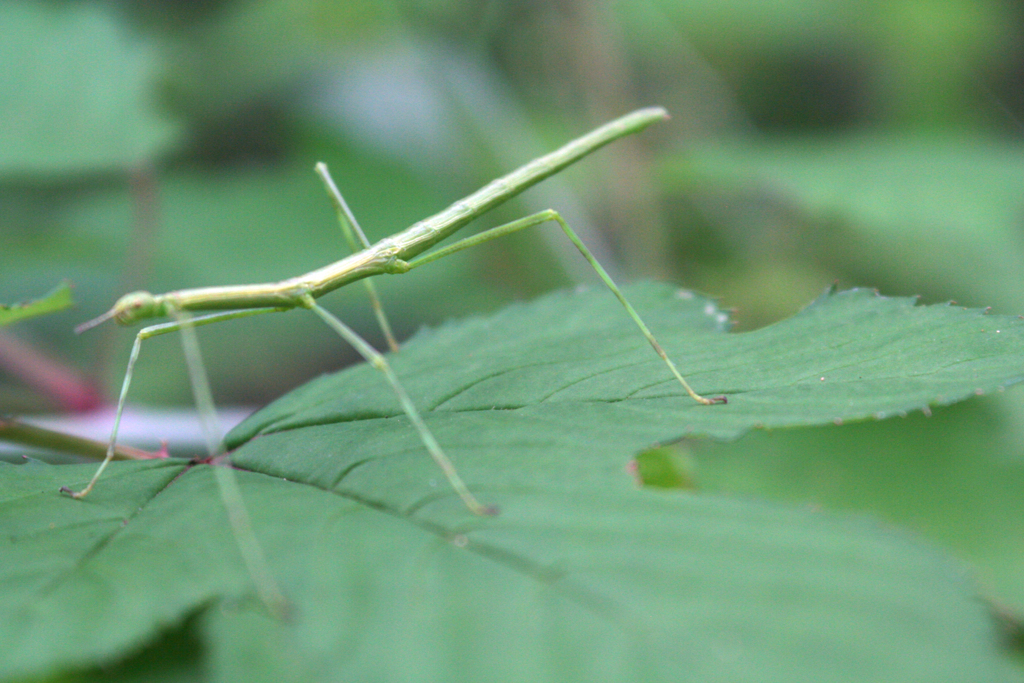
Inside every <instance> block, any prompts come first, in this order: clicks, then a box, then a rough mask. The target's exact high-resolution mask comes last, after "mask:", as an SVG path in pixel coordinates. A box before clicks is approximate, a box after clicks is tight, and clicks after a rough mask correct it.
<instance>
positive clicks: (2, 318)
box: [0, 282, 75, 327]
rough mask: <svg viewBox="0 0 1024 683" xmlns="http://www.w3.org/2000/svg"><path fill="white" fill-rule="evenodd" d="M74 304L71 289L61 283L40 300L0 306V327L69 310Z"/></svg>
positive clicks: (64, 283)
mask: <svg viewBox="0 0 1024 683" xmlns="http://www.w3.org/2000/svg"><path fill="white" fill-rule="evenodd" d="M74 303H75V302H74V300H72V298H71V287H70V286H69V285H68V283H66V282H62V283H61V284H59V285H57V286H56V287H55V288H54V290H53V291H52V292H50V293H49V294H47V295H46V296H44V297H43V298H42V299H36V300H35V301H27V302H25V303H20V304H12V305H7V304H0V327H3V326H4V325H10V324H11V323H15V322H18V321H19V320H27V319H28V318H34V317H36V316H39V315H48V314H50V313H56V312H57V311H62V310H64V309H65V308H70V307H71V306H73V305H74Z"/></svg>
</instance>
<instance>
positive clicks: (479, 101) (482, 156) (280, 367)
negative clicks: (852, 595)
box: [0, 0, 1024, 611]
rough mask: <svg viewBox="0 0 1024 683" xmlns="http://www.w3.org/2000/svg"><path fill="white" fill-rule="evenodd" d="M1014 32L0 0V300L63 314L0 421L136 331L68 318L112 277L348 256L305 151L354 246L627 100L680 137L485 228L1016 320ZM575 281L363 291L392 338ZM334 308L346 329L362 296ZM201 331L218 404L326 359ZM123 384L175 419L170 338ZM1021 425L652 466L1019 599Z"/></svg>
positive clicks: (864, 438) (748, 313)
mask: <svg viewBox="0 0 1024 683" xmlns="http://www.w3.org/2000/svg"><path fill="white" fill-rule="evenodd" d="M1022 18H1024V7H1022V5H1021V3H1019V2H1010V1H1007V0H1000V1H997V0H986V1H981V2H978V1H972V0H949V1H947V2H943V3H934V2H925V1H922V0H898V1H896V2H888V3H864V2H853V1H852V0H847V1H841V0H833V1H831V2H809V1H808V0H787V1H786V2H774V3H761V2H751V1H750V0H720V1H718V2H714V3H708V2H691V1H689V0H642V1H641V2H632V1H631V2H614V1H611V0H609V1H608V2H584V1H582V0H568V1H566V2H558V3H550V2H529V1H522V2H498V1H492V2H479V1H472V0H461V1H460V0H450V1H449V2H427V1H422V0H395V1H394V2H387V1H385V0H355V1H353V2H344V3H341V2H330V1H328V0H246V1H243V0H220V1H219V2H211V3H177V2H171V1H170V0H149V1H142V2H133V3H119V2H113V1H111V2H101V1H99V0H94V1H81V2H71V1H64V2H57V1H51V2H18V1H11V2H5V3H3V4H0V28H2V30H3V35H4V36H5V40H4V41H2V43H0V56H2V61H3V63H4V64H5V65H7V66H6V67H5V69H3V70H2V73H0V120H3V121H4V125H5V133H6V134H5V136H4V140H5V143H4V144H3V145H2V146H0V302H8V303H9V302H14V301H20V300H25V299H30V298H35V297H38V296H40V295H42V294H43V293H44V292H46V291H49V290H50V289H51V288H52V287H53V285H54V284H55V283H56V282H58V281H59V280H61V279H65V278H67V279H70V280H71V281H73V282H74V284H75V297H76V300H77V301H78V302H79V306H78V309H77V310H75V311H73V312H71V313H67V314H60V315H56V316H52V317H49V318H47V319H44V320H41V321H38V322H33V323H30V324H29V323H26V324H23V325H20V326H19V327H18V328H17V329H16V330H15V331H14V332H9V333H8V332H5V334H6V335H7V336H5V337H3V338H0V362H3V364H4V365H3V368H4V371H5V372H4V375H3V378H4V379H5V380H6V381H5V382H4V383H3V384H0V411H3V412H18V413H25V412H31V411H37V410H45V411H52V410H55V409H58V408H66V407H69V406H74V407H78V408H80V409H83V408H86V407H89V406H90V405H95V402H96V401H95V398H94V397H95V396H96V395H97V394H96V393H90V392H89V391H83V390H82V387H83V386H84V387H89V386H96V387H99V388H101V390H102V391H104V392H106V394H107V395H109V392H110V388H111V387H115V386H116V385H117V384H118V382H119V379H120V374H121V372H122V370H123V367H124V358H125V355H126V352H127V346H128V344H129V341H130V339H129V337H130V335H129V334H127V333H124V332H123V331H119V330H115V329H113V328H110V329H107V330H104V331H95V332H93V333H91V334H90V335H88V336H83V337H80V338H75V337H73V335H72V334H71V332H70V330H71V328H72V327H73V325H74V324H76V323H78V322H81V321H82V320H84V319H87V318H89V317H91V316H93V315H96V314H98V313H99V312H101V311H102V310H104V309H105V308H107V307H108V306H109V305H110V304H111V303H112V302H113V301H114V299H115V298H116V297H117V296H118V295H120V294H121V293H123V292H125V291H128V290H131V289H136V288H147V289H152V290H154V291H163V290H167V289H174V288H180V287H190V286H197V285H203V284H226V283H237V282H246V281H264V280H271V279H277V278H282V277H287V276H291V275H294V274H296V273H298V272H300V271H304V270H308V269H311V268H313V267H316V266H320V265H322V264H323V263H325V262H327V261H329V260H333V259H334V258H335V256H336V255H338V254H340V253H342V251H343V246H342V241H341V240H340V238H339V235H338V233H337V230H336V227H335V225H334V221H333V216H332V212H331V208H330V205H329V203H328V202H327V201H326V199H325V197H324V195H323V191H322V189H321V188H320V186H319V185H318V183H317V181H316V178H315V176H314V175H313V173H312V166H313V163H314V162H315V161H318V160H323V161H326V162H328V164H329V165H330V166H331V169H332V172H333V173H334V175H335V178H336V180H337V181H338V184H339V186H340V187H341V188H342V190H343V191H344V192H345V194H346V197H347V198H348V200H349V203H350V204H351V205H352V207H353V210H354V211H355V213H356V215H357V216H358V217H359V218H360V220H361V222H362V224H363V226H364V228H365V229H366V230H367V232H369V233H370V234H371V237H380V236H383V235H385V234H389V233H391V232H394V231H395V230H398V229H400V228H401V227H404V226H406V225H408V224H409V223H411V222H412V221H414V220H416V219H418V218H422V217H424V216H426V215H428V214H430V213H432V212H434V211H436V210H438V209H440V208H442V207H443V206H445V205H446V204H447V203H448V202H450V201H451V200H454V199H456V198H458V197H460V196H462V195H464V194H466V193H468V192H469V191H471V190H473V189H475V188H476V187H477V186H479V185H480V184H482V183H483V182H484V181H486V180H489V179H490V178H492V177H494V176H496V175H497V174H499V173H501V172H504V171H506V170H509V169H510V168H512V167H513V166H515V165H516V164H518V163H520V162H522V161H525V160H526V159H528V158H529V157H531V156H533V155H534V154H535V153H540V152H543V151H546V150H547V149H549V148H551V147H553V146H555V145H557V144H559V143H561V142H563V141H565V140H567V139H568V138H569V137H572V136H574V135H576V134H579V133H582V132H584V131H585V130H589V129H590V128H591V127H592V126H593V125H596V124H597V123H600V122H603V121H604V120H606V119H609V118H611V117H613V116H616V115H618V114H621V113H623V112H625V111H628V110H630V109H632V108H634V107H636V106H641V105H647V104H660V105H663V106H666V107H667V108H668V109H669V110H670V111H671V112H672V113H673V116H674V118H673V119H672V121H670V122H669V123H668V124H665V125H660V126H657V127H655V128H652V129H650V130H648V131H647V132H645V133H644V134H643V136H641V137H638V138H636V139H635V140H630V141H626V142H621V143H617V144H616V150H617V151H616V153H615V154H612V153H608V152H606V153H604V154H602V155H600V156H598V157H595V158H593V159H589V160H587V161H586V162H585V163H584V164H582V165H581V166H580V168H577V169H572V170H570V171H569V172H567V173H565V174H563V175H562V176H560V177H558V178H556V179H553V180H552V181H549V182H547V183H545V185H544V186H543V187H541V188H537V189H536V190H534V191H532V192H531V193H529V194H528V195H526V196H525V197H524V198H523V199H522V200H521V201H520V202H519V203H518V204H517V205H516V206H514V207H510V208H508V209H507V210H504V211H502V212H500V215H495V216H493V217H489V218H488V219H486V220H485V221H481V227H485V226H488V225H493V224H495V223H497V222H498V221H499V220H501V219H502V218H511V217H514V216H516V215H518V214H521V213H524V212H526V211H528V210H536V209H540V208H545V207H547V206H552V207H554V208H557V209H558V210H559V211H562V212H563V213H564V214H565V215H566V216H567V218H569V220H570V221H571V222H572V223H573V224H574V226H576V227H577V228H578V229H581V230H582V231H584V238H585V239H587V240H588V241H589V242H590V243H591V244H592V245H594V247H595V250H596V251H598V253H599V256H600V258H601V259H602V261H603V262H605V263H606V264H608V265H609V266H610V267H611V268H612V269H613V272H614V273H616V274H617V275H621V276H622V277H623V278H624V279H636V278H642V277H654V278H660V279H669V280H672V281H674V282H676V283H678V284H681V285H683V286H687V287H691V288H695V289H698V290H702V291H705V292H708V293H709V294H712V295H714V296H716V297H718V298H719V301H720V304H721V305H722V306H724V307H728V308H735V309H736V313H735V316H734V317H735V318H736V319H737V320H738V324H739V325H740V326H741V327H742V328H744V329H751V328H757V327H760V326H762V325H764V324H766V323H768V322H771V321H773V320H777V319H780V318H782V317H785V316H787V315H790V314H792V313H793V312H795V311H796V310H798V309H799V308H801V307H802V306H804V305H806V304H807V302H809V301H810V300H812V299H813V298H815V297H816V296H817V295H818V294H819V293H820V292H821V291H822V290H823V289H825V288H826V287H828V286H829V285H831V284H832V283H833V282H838V283H839V284H840V285H841V286H842V287H846V286H851V285H864V286H873V287H878V288H880V289H881V290H882V291H883V292H884V293H885V294H890V295H921V296H922V297H923V299H924V301H925V302H928V303H930V302H941V301H945V300H948V299H956V300H957V301H958V302H960V303H962V304H965V305H970V306H979V307H985V306H992V307H993V308H994V310H995V311H997V312H1001V313H1007V314H1014V315H1016V314H1020V313H1024V294H1022V292H1024V287H1022V286H1021V285H1022V284H1024V265H1022V264H1024V240H1022V231H1021V228H1022V224H1024V211H1022V205H1024V200H1022V196H1024V193H1022V192H1021V187H1022V186H1024V154H1022V151H1024V149H1022V147H1024V123H1022V121H1024V95H1022V93H1024V87H1022V86H1024V36H1022V29H1021V27H1022V26H1024V21H1022ZM591 277H592V275H590V274H589V273H588V272H587V270H586V266H585V265H583V264H581V263H579V262H578V257H577V256H576V255H575V254H574V253H573V252H572V251H571V249H567V248H566V245H564V244H562V240H560V237H559V235H557V234H555V232H554V231H548V232H538V233H537V234H533V235H523V236H520V237H516V238H512V239H508V240H506V241H503V242H500V243H495V244H493V245H489V246H487V247H483V248H479V249H476V250H471V251H469V252H463V253H462V254H459V255H457V256H454V257H451V258H450V259H446V260H445V261H443V262H442V263H441V264H435V265H434V266H432V267H431V268H428V269H424V270H422V271H417V272H415V273H413V274H410V275H408V276H405V277H404V278H394V279H392V280H388V281H385V282H382V283H381V286H382V289H383V296H384V297H385V300H386V305H387V307H388V309H389V311H390V312H391V314H392V317H393V319H394V321H395V322H396V323H397V324H398V326H399V327H400V334H402V336H407V335H408V334H409V333H411V332H412V331H413V330H415V329H416V328H418V327H419V326H420V325H422V324H424V323H427V324H436V323H438V322H440V321H442V320H444V319H447V318H449V317H453V316H461V315H465V314H467V313H470V312H474V311H482V310H491V309H493V308H495V307H497V306H499V305H500V304H501V303H502V302H505V301H507V300H509V299H518V298H524V297H531V296H534V295H536V294H537V293H539V292H542V291H546V290H547V289H550V288H551V287H554V286H566V285H570V284H572V283H575V282H578V281H587V282H589V281H591V280H590V278H591ZM329 302H330V305H331V307H332V308H334V309H335V310H336V311H338V312H339V313H340V314H341V315H342V316H343V317H344V318H345V319H346V320H348V321H349V322H351V323H352V324H354V325H356V326H357V327H359V328H360V329H361V330H364V331H366V332H367V334H370V335H372V334H373V328H372V326H371V324H370V319H369V314H368V312H367V310H366V306H365V305H364V302H363V301H362V299H361V293H360V292H354V293H338V294H337V295H336V296H333V297H332V298H331V299H330V300H329ZM283 317H284V316H282V318H283ZM13 334H17V335H18V337H17V339H18V340H19V341H20V343H15V342H14V341H13V339H14V338H13V337H12V336H11V335H13ZM202 341H203V345H204V351H205V354H206V359H207V365H208V366H209V368H210V369H211V371H212V373H213V383H214V387H215V391H216V393H217V395H218V400H219V401H220V402H221V403H223V404H241V405H245V406H255V405H259V404H262V403H265V402H266V401H268V400H270V399H271V398H273V397H276V396H278V395H280V394H281V393H283V391H285V390H286V389H288V388H291V387H293V386H295V385H297V384H299V383H301V382H302V381H303V380H305V379H307V378H309V377H311V376H314V375H316V374H318V373H320V372H322V371H324V370H327V369H333V368H336V367H337V366H338V365H339V364H340V363H341V362H343V359H344V358H345V354H346V353H347V352H346V351H345V350H343V349H341V347H340V345H339V344H338V343H337V341H336V340H335V339H333V338H332V337H331V334H330V333H329V332H328V331H326V330H321V329H320V326H319V325H318V323H317V322H316V321H315V320H314V319H312V316H309V320H302V319H301V317H300V316H295V317H293V316H288V317H287V319H285V320H276V321H275V320H272V319H263V320H260V319H256V320H253V321H239V322H237V323H235V324H231V325H225V326H220V328H219V329H216V328H214V329H208V330H204V331H203V333H202ZM26 344H27V345H28V347H29V348H31V349H32V350H33V351H36V352H39V351H42V352H44V353H45V356H46V358H45V359H44V360H45V363H46V364H45V368H46V370H48V371H49V370H55V369H56V370H58V371H59V376H60V377H61V381H60V382H58V383H56V384H54V383H52V382H49V383H48V382H46V381H44V380H43V379H41V377H42V375H44V374H45V373H43V372H42V371H37V370H34V369H33V368H36V367H37V366H36V365H35V364H33V363H29V362H28V361H26V360H25V358H26V356H25V355H24V354H23V353H22V352H21V349H22V348H23V347H24V346H25V345H26ZM34 358H35V357H34V356H33V359H34ZM76 373H77V374H76ZM79 375H80V376H81V377H79ZM50 376H51V375H49V374H46V377H50ZM15 377H17V378H18V379H15ZM82 377H84V379H82ZM40 387H45V388H40ZM134 396H135V398H136V399H137V400H139V401H144V402H148V403H170V404H175V403H185V402H187V401H188V389H187V386H186V383H185V373H184V370H183V367H182V364H181V361H180V351H179V349H178V348H177V345H176V341H175V340H173V339H157V340H153V341H152V342H149V343H148V346H147V348H146V349H145V350H144V351H143V358H142V361H141V362H140V368H139V371H138V377H137V387H136V393H135V394H134ZM83 397H84V398H83ZM155 436H156V437H171V436H173V435H172V434H167V433H162V434H159V435H155ZM1022 439H1024V409H1022V408H1021V400H1020V395H1019V393H1015V392H1008V393H1007V394H1005V395H995V396H989V397H984V398H981V399H978V400H975V401H972V402H969V403H967V404H965V405H962V406H958V407H954V408H945V409H937V410H935V412H934V414H933V415H932V416H931V417H929V418H925V417H923V416H922V415H920V414H914V415H911V416H909V417H907V418H905V419H900V418H897V419H895V420H890V421H885V422H878V423H874V422H872V423H862V424H857V425H847V426H843V427H841V428H838V429H837V428H834V427H829V428H825V427H822V428H818V429H815V430H801V431H791V432H790V431H782V432H755V433H754V434H752V435H750V436H748V437H746V438H744V439H741V440H740V441H738V442H735V443H703V442H702V443H697V444H693V445H690V446H689V447H688V448H689V451H688V453H687V454H686V455H685V456H683V455H679V457H685V458H688V459H689V460H690V461H692V463H693V465H694V467H695V475H694V476H695V477H696V481H697V483H698V485H699V486H700V487H701V488H703V489H704V490H708V491H717V492H724V493H735V494H739V495H742V496H752V497H755V498H766V499H776V500H784V501H788V502H790V503H796V504H810V505H816V506H822V507H825V508H828V509H831V510H836V511H858V512H867V513H870V514H872V515H874V516H877V517H879V518H882V519H884V520H886V521H890V522H895V523H898V524H900V525H903V526H905V527H907V528H910V529H912V530H914V531H917V532H920V533H922V534H924V535H925V536H926V537H928V538H930V539H931V540H933V541H935V542H937V543H939V544H941V545H942V546H944V547H945V548H946V549H948V550H950V551H951V552H952V553H953V554H955V555H956V556H958V557H960V558H961V559H964V560H967V561H968V562H969V563H970V565H971V567H972V568H973V570H974V572H975V574H976V576H977V577H978V579H979V580H980V582H981V585H982V586H983V589H984V591H985V592H986V594H988V595H990V596H992V597H994V598H995V599H997V600H998V601H1000V602H1001V603H1003V604H1006V605H1008V606H1010V607H1012V608H1015V609H1017V610H1018V611H1019V610H1024V581H1022V579H1021V576H1024V572H1021V571H1020V570H1021V567H1020V558H1021V557H1022V551H1024V547H1022V546H1024V542H1022V539H1024V534H1022V533H1021V529H1020V520H1021V519H1022V517H1024V513H1022V509H1021V502H1020V501H1021V500H1022V498H1024V497H1022V496H1021V495H1020V494H1021V492H1022V478H1024V452H1022V447H1021V443H1022ZM146 445H148V446H150V447H155V446H156V443H151V444H146ZM823 451H825V452H828V453H829V454H830V456H829V457H828V458H825V459H823V458H822V457H821V453H822V452H823ZM677 455H678V454H677Z"/></svg>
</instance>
